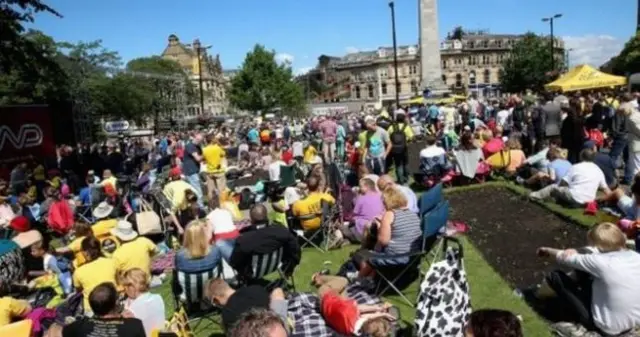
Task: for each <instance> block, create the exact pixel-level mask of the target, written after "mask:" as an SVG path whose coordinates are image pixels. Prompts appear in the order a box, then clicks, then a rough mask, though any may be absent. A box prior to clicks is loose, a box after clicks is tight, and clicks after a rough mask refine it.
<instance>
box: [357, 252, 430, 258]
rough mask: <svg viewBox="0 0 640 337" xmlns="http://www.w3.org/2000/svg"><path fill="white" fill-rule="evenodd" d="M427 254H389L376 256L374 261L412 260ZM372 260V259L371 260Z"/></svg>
mask: <svg viewBox="0 0 640 337" xmlns="http://www.w3.org/2000/svg"><path fill="white" fill-rule="evenodd" d="M424 254H426V253H425V252H423V251H416V252H409V253H404V254H389V255H383V256H376V257H374V259H402V258H412V257H418V256H420V255H424ZM369 259H371V258H369Z"/></svg>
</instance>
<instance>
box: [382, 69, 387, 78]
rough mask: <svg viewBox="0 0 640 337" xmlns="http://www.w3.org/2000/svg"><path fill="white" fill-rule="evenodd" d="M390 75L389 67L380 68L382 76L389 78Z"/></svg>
mask: <svg viewBox="0 0 640 337" xmlns="http://www.w3.org/2000/svg"><path fill="white" fill-rule="evenodd" d="M388 76H389V74H388V73H387V69H380V78H387V77H388Z"/></svg>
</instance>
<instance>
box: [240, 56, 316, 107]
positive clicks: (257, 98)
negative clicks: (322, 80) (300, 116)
mask: <svg viewBox="0 0 640 337" xmlns="http://www.w3.org/2000/svg"><path fill="white" fill-rule="evenodd" d="M229 100H230V102H231V104H232V105H234V106H235V107H237V108H239V109H241V110H247V111H252V112H258V111H261V112H262V113H263V114H265V113H268V112H270V111H274V110H276V109H280V111H282V112H283V113H284V114H297V113H299V112H300V111H301V110H303V109H304V95H303V91H302V87H301V86H300V85H298V83H296V81H294V80H293V73H292V71H291V67H290V66H289V65H288V64H278V62H276V59H275V53H274V52H273V51H268V50H266V49H265V48H264V47H263V46H261V45H256V46H255V47H254V48H253V51H251V52H249V53H248V54H247V56H246V57H245V60H244V63H243V64H242V68H241V69H240V71H239V72H238V74H237V75H236V76H235V77H234V78H233V80H232V81H231V90H230V94H229Z"/></svg>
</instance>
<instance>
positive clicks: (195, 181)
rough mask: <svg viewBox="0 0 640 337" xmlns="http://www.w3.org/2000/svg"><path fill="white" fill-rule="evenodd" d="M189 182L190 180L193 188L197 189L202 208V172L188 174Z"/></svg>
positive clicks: (199, 204) (199, 203)
mask: <svg viewBox="0 0 640 337" xmlns="http://www.w3.org/2000/svg"><path fill="white" fill-rule="evenodd" d="M187 182H189V185H191V186H193V188H194V189H195V190H196V195H197V196H198V206H200V208H203V203H202V183H201V182H200V174H199V173H194V174H192V175H190V176H187Z"/></svg>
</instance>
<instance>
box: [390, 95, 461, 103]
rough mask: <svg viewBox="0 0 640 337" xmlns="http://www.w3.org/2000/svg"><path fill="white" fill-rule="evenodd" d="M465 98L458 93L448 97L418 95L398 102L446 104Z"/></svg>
mask: <svg viewBox="0 0 640 337" xmlns="http://www.w3.org/2000/svg"><path fill="white" fill-rule="evenodd" d="M466 99H467V98H466V97H465V96H460V95H452V96H449V97H440V98H427V99H425V98H424V97H422V96H418V97H416V98H412V99H410V100H407V101H402V102H400V104H448V103H453V102H455V101H464V100H466Z"/></svg>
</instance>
